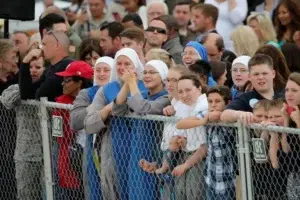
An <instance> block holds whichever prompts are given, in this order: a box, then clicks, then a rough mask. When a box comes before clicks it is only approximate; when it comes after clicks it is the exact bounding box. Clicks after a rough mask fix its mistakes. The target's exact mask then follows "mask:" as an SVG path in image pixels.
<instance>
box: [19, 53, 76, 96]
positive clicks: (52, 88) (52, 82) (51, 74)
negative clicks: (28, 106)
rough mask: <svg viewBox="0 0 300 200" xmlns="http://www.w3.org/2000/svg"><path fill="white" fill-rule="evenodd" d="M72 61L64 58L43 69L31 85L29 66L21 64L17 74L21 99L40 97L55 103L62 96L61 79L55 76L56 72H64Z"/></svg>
mask: <svg viewBox="0 0 300 200" xmlns="http://www.w3.org/2000/svg"><path fill="white" fill-rule="evenodd" d="M73 61H74V60H73V59H71V58H69V57H65V58H64V59H62V60H61V61H59V62H57V63H56V64H55V65H52V66H50V67H48V68H47V69H45V71H44V73H43V75H42V76H41V78H40V80H39V81H37V82H35V83H32V79H31V76H30V70H29V68H30V65H29V64H28V63H22V64H21V67H20V72H19V87H20V95H21V99H24V100H26V99H34V98H35V99H37V100H40V98H41V97H48V100H49V101H55V98H56V97H58V96H60V95H62V93H63V91H62V81H63V78H62V77H60V76H57V75H56V73H57V72H61V71H64V70H65V69H66V67H67V66H68V65H69V64H70V63H71V62H73Z"/></svg>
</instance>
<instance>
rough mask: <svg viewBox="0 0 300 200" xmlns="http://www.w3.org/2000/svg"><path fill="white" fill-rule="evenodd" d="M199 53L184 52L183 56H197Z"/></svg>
mask: <svg viewBox="0 0 300 200" xmlns="http://www.w3.org/2000/svg"><path fill="white" fill-rule="evenodd" d="M196 55H198V53H196V52H182V53H181V56H196Z"/></svg>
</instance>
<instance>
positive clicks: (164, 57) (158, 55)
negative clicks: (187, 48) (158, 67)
mask: <svg viewBox="0 0 300 200" xmlns="http://www.w3.org/2000/svg"><path fill="white" fill-rule="evenodd" d="M147 55H148V57H149V60H148V61H150V60H161V61H163V62H164V63H166V65H167V66H168V68H169V69H170V68H172V67H174V66H175V62H174V60H173V58H172V57H171V55H170V54H169V52H167V51H166V50H164V49H151V50H150V51H148V53H147ZM147 55H146V56H147Z"/></svg>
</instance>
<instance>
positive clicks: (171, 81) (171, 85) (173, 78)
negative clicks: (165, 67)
mask: <svg viewBox="0 0 300 200" xmlns="http://www.w3.org/2000/svg"><path fill="white" fill-rule="evenodd" d="M180 76H181V74H180V73H179V72H177V71H175V70H169V72H168V76H167V80H166V89H167V91H168V93H169V94H170V95H171V96H173V97H174V96H177V94H178V91H177V82H178V79H179V78H180Z"/></svg>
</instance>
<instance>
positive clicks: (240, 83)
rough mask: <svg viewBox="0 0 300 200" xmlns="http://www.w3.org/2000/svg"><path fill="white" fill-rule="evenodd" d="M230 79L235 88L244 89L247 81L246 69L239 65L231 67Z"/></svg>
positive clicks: (247, 73)
mask: <svg viewBox="0 0 300 200" xmlns="http://www.w3.org/2000/svg"><path fill="white" fill-rule="evenodd" d="M231 77H232V81H233V83H234V85H235V86H237V87H238V88H242V87H244V85H245V83H246V82H247V81H248V79H249V70H248V67H246V66H245V65H243V64H240V63H237V64H235V65H233V66H232V68H231Z"/></svg>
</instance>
